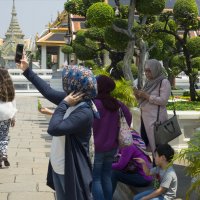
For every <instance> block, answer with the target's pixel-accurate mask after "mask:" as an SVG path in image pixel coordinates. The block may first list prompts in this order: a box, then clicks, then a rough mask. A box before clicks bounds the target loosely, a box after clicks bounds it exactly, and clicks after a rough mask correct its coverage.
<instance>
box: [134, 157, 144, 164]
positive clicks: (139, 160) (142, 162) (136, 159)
mask: <svg viewBox="0 0 200 200" xmlns="http://www.w3.org/2000/svg"><path fill="white" fill-rule="evenodd" d="M133 159H134V160H135V161H136V162H137V163H140V164H146V162H145V160H144V159H142V158H133Z"/></svg>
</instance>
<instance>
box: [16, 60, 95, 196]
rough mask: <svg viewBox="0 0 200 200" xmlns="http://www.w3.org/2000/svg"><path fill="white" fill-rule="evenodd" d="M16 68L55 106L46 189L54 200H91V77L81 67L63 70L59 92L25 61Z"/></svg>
mask: <svg viewBox="0 0 200 200" xmlns="http://www.w3.org/2000/svg"><path fill="white" fill-rule="evenodd" d="M18 67H19V68H20V69H22V70H23V71H24V73H23V74H24V76H25V77H26V78H27V79H28V80H29V81H31V82H32V83H33V84H34V85H35V87H36V88H37V89H38V90H39V91H40V92H41V94H43V95H44V97H45V98H46V99H48V100H50V101H51V102H53V103H55V104H56V105H58V107H57V108H56V109H55V111H54V113H53V115H52V117H51V120H50V122H49V127H48V130H47V132H48V133H49V134H50V135H52V136H53V139H52V145H51V153H50V163H49V169H48V176H47V184H48V186H50V187H51V188H52V189H55V191H56V199H57V200H92V199H93V198H92V193H91V186H92V166H91V162H90V158H89V140H90V137H91V128H92V124H93V121H94V118H95V117H98V113H97V110H96V109H95V106H94V104H93V103H92V101H91V99H93V98H94V97H95V96H96V94H97V85H96V79H95V77H94V76H93V74H92V72H91V71H90V70H88V69H87V68H84V67H82V66H65V68H64V69H63V73H62V75H63V89H64V92H62V91H56V90H53V89H52V88H51V87H50V86H49V85H48V84H47V83H46V82H45V81H44V80H42V79H41V78H40V77H38V76H37V75H36V74H35V73H34V72H33V71H32V70H31V69H30V68H28V63H27V61H26V59H22V60H21V64H20V65H18Z"/></svg>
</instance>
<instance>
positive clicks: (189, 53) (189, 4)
mask: <svg viewBox="0 0 200 200" xmlns="http://www.w3.org/2000/svg"><path fill="white" fill-rule="evenodd" d="M171 17H173V18H174V21H173V23H172V21H170V18H171ZM197 17H198V7H197V4H196V1H195V0H190V1H187V0H177V1H176V2H175V5H174V9H173V15H168V17H166V18H165V20H164V21H165V24H166V25H165V26H164V28H163V29H159V30H157V32H163V33H166V34H169V35H172V36H173V37H174V38H175V40H176V45H177V47H178V51H177V55H179V57H180V53H181V54H182V55H183V56H184V60H185V65H184V67H183V66H182V67H180V69H181V70H183V71H184V72H185V74H186V75H187V76H188V77H189V84H190V97H191V100H192V101H195V100H199V97H198V94H197V92H196V90H195V83H196V81H197V76H198V69H199V64H198V63H199V59H195V58H196V57H199V51H200V50H199V49H200V47H199V46H198V44H200V41H199V38H192V39H190V37H189V35H190V34H189V33H190V31H194V30H197V28H198V26H199V23H198V19H197ZM168 24H169V26H170V27H171V29H170V30H168V29H167V28H166V27H167V25H168ZM180 30H181V31H182V32H183V34H182V35H180Z"/></svg>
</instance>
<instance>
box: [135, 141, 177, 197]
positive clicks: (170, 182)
mask: <svg viewBox="0 0 200 200" xmlns="http://www.w3.org/2000/svg"><path fill="white" fill-rule="evenodd" d="M173 157H174V150H173V149H172V147H171V146H170V145H169V144H162V145H159V146H158V147H157V148H156V150H155V163H156V166H157V167H154V168H152V169H151V170H149V168H148V167H147V165H146V162H145V160H143V159H142V158H137V159H136V161H137V162H139V163H141V164H142V166H143V170H144V171H145V173H146V174H147V175H151V176H153V177H154V188H153V189H150V190H147V191H145V192H141V193H139V194H137V195H135V197H134V198H133V200H148V199H151V200H170V199H175V198H176V191H177V176H176V172H175V171H174V168H173V167H172V166H171V165H170V162H171V161H172V159H173Z"/></svg>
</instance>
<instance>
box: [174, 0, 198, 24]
mask: <svg viewBox="0 0 200 200" xmlns="http://www.w3.org/2000/svg"><path fill="white" fill-rule="evenodd" d="M173 11H174V18H175V20H177V21H178V22H179V23H180V24H181V25H182V26H184V27H188V28H192V27H197V25H198V20H197V17H198V7H197V4H196V1H195V0H176V2H175V5H174V9H173Z"/></svg>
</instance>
